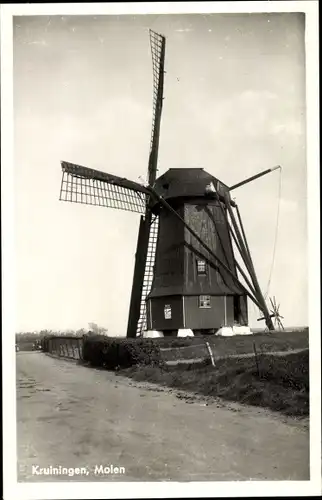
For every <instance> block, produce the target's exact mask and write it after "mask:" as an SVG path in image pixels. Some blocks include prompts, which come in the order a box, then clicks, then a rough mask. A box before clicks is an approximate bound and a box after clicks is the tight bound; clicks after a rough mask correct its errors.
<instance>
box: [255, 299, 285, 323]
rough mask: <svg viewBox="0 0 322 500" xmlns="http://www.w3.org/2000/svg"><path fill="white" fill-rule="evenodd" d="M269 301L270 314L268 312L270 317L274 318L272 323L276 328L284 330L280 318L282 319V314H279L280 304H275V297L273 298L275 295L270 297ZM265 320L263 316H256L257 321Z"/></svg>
mask: <svg viewBox="0 0 322 500" xmlns="http://www.w3.org/2000/svg"><path fill="white" fill-rule="evenodd" d="M269 301H270V303H271V307H272V309H271V311H270V312H271V314H270V317H271V318H274V324H275V327H276V328H278V329H279V330H284V326H283V323H282V321H281V319H284V316H281V315H280V312H279V310H280V304H278V305H277V303H276V298H275V295H274V297H273V298H271V297H270V299H269ZM263 320H265V318H258V320H257V321H263Z"/></svg>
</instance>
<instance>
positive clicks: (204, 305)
mask: <svg viewBox="0 0 322 500" xmlns="http://www.w3.org/2000/svg"><path fill="white" fill-rule="evenodd" d="M199 308H200V309H210V308H211V304H210V295H200V296H199Z"/></svg>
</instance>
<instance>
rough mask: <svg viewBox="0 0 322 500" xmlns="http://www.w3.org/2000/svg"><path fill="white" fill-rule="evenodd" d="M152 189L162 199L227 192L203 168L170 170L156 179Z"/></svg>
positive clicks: (227, 189) (224, 185) (226, 187)
mask: <svg viewBox="0 0 322 500" xmlns="http://www.w3.org/2000/svg"><path fill="white" fill-rule="evenodd" d="M154 189H155V190H156V191H157V193H158V194H159V195H160V196H162V197H163V198H164V199H170V198H179V197H193V198H194V197H204V196H206V195H207V194H209V193H211V192H216V190H217V191H218V192H219V193H220V194H224V192H229V188H228V186H227V185H226V184H224V183H223V182H221V181H220V180H219V179H217V178H216V177H214V176H213V175H211V174H208V172H206V171H205V170H204V169H203V168H170V169H169V170H168V171H167V172H165V173H164V174H163V175H161V176H160V177H158V179H157V180H156V182H155V185H154Z"/></svg>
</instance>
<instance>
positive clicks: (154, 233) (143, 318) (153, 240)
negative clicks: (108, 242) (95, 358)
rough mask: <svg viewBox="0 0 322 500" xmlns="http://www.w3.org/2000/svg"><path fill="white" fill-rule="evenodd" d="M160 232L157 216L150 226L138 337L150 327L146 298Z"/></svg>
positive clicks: (137, 330)
mask: <svg viewBox="0 0 322 500" xmlns="http://www.w3.org/2000/svg"><path fill="white" fill-rule="evenodd" d="M158 232H159V217H157V216H156V217H155V218H154V219H153V221H152V222H151V225H150V233H149V242H148V251H147V256H146V261H145V270H144V278H143V286H142V295H141V304H140V316H139V320H138V323H137V328H136V334H137V335H141V334H142V333H143V331H144V330H146V329H148V328H149V325H147V314H146V298H147V296H148V295H149V293H150V291H151V287H152V281H153V276H154V264H155V255H156V247H157V241H158Z"/></svg>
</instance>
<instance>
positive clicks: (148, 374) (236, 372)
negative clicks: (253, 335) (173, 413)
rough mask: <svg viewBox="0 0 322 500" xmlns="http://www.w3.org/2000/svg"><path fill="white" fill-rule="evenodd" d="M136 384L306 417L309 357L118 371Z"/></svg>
mask: <svg viewBox="0 0 322 500" xmlns="http://www.w3.org/2000/svg"><path fill="white" fill-rule="evenodd" d="M120 373H121V374H123V375H126V376H128V377H131V378H133V379H134V380H137V381H149V382H154V383H157V384H160V385H162V386H167V387H174V388H176V389H184V390H185V391H189V392H191V393H194V394H202V395H204V396H207V397H210V398H221V399H224V400H230V401H235V402H239V403H242V404H248V405H252V406H260V407H265V408H269V409H271V410H273V411H278V412H281V413H283V414H284V415H288V416H292V417H306V416H308V414H309V353H308V351H303V352H300V353H299V352H296V353H294V354H288V355H285V356H272V355H260V356H258V358H257V363H256V360H255V359H254V357H249V358H224V359H220V360H219V361H217V362H216V366H215V367H213V366H212V365H211V364H209V362H208V363H207V364H205V366H194V365H186V366H185V365H181V366H180V365H179V366H174V367H171V366H170V367H168V366H166V367H155V366H134V367H131V368H127V369H124V370H121V372H120Z"/></svg>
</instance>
